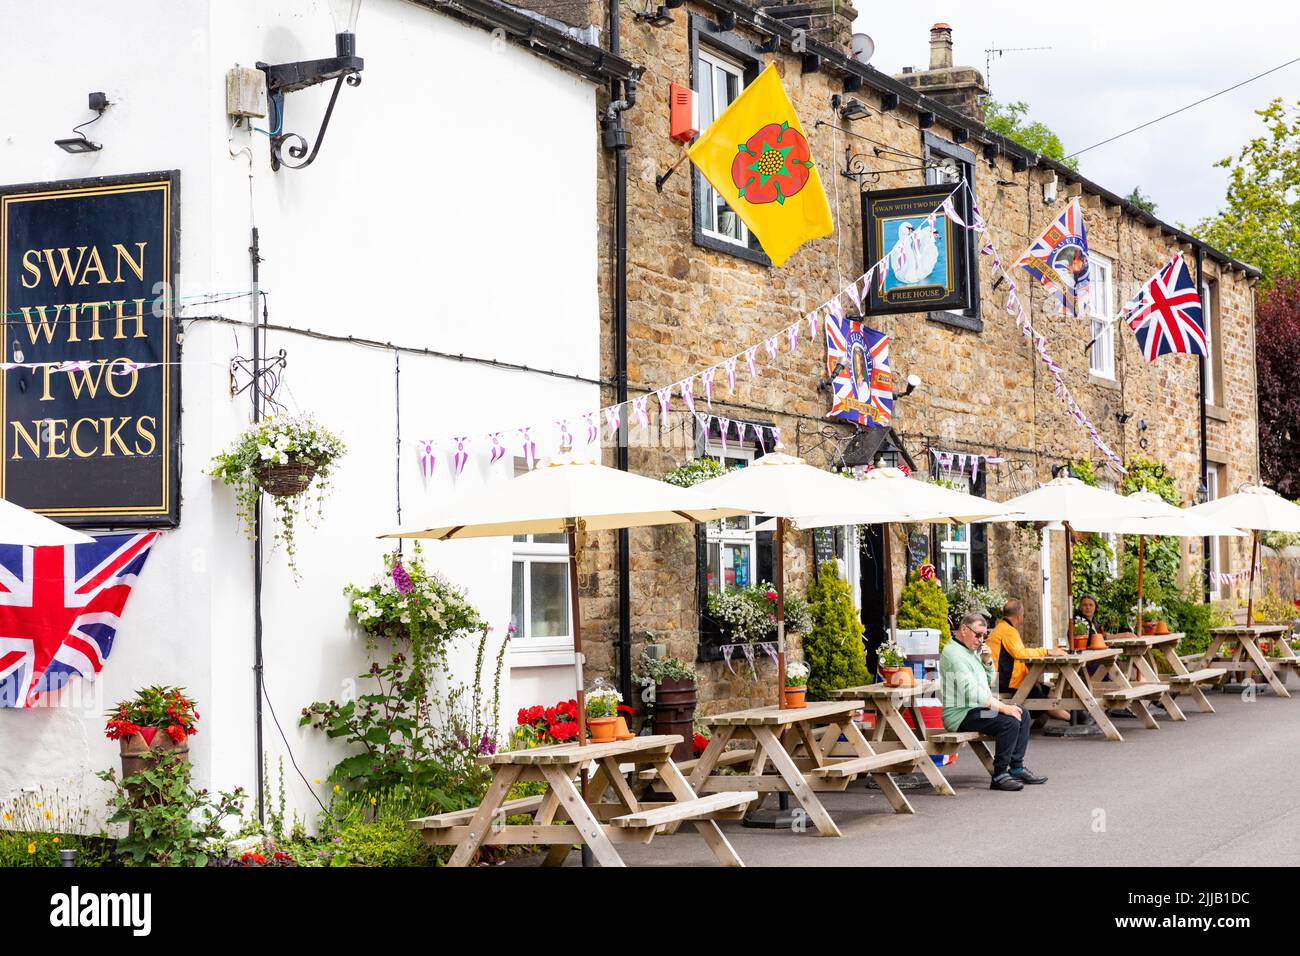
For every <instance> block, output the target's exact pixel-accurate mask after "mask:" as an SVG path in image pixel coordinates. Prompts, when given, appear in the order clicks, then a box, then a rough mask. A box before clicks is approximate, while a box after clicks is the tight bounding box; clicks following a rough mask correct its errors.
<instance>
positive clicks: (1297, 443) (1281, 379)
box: [1255, 276, 1300, 498]
mask: <svg viewBox="0 0 1300 956" xmlns="http://www.w3.org/2000/svg"><path fill="white" fill-rule="evenodd" d="M1255 364H1256V368H1257V369H1258V382H1259V468H1260V472H1261V473H1262V474H1261V477H1262V478H1263V479H1264V482H1265V484H1267V485H1268V486H1269V487H1271V488H1273V489H1274V490H1276V491H1277V492H1279V493H1280V494H1283V495H1286V496H1287V497H1288V498H1297V497H1300V474H1297V470H1296V466H1297V463H1300V277H1296V276H1281V277H1278V278H1277V279H1276V280H1275V281H1274V283H1273V286H1272V288H1270V289H1269V290H1268V293H1267V294H1266V295H1264V297H1263V299H1262V301H1261V302H1260V304H1259V312H1258V315H1257V316H1256V320H1255Z"/></svg>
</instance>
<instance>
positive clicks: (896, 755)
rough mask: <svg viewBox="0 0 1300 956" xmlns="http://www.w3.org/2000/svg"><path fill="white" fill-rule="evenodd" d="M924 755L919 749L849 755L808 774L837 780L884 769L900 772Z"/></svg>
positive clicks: (912, 765) (913, 764)
mask: <svg viewBox="0 0 1300 956" xmlns="http://www.w3.org/2000/svg"><path fill="white" fill-rule="evenodd" d="M925 756H926V755H925V753H924V751H920V750H888V751H886V752H885V753H882V754H875V755H873V756H870V757H851V758H850V759H848V760H837V761H835V762H834V763H830V764H827V765H826V766H824V767H815V768H813V769H812V770H809V771H808V776H810V777H822V778H824V779H829V780H839V779H842V778H844V777H856V776H857V775H858V774H861V773H880V772H884V771H889V772H899V773H901V772H903V771H904V770H911V769H912V768H913V767H915V766H916V764H917V761H918V760H921V759H923V758H925Z"/></svg>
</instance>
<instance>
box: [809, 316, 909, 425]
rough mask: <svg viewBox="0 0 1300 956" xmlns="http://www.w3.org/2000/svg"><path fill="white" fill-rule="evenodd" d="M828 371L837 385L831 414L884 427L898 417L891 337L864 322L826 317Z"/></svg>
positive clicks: (850, 420)
mask: <svg viewBox="0 0 1300 956" xmlns="http://www.w3.org/2000/svg"><path fill="white" fill-rule="evenodd" d="M825 324H826V372H827V376H828V377H829V378H830V380H831V384H832V385H833V387H834V400H833V402H832V404H831V410H830V412H829V413H828V415H827V417H829V418H841V419H844V420H845V421H849V422H853V423H854V424H855V425H867V426H874V427H882V426H885V425H888V424H889V422H890V420H891V419H892V418H893V416H894V376H893V373H892V372H891V371H890V369H889V336H887V335H885V334H884V333H883V332H877V331H876V330H875V329H869V328H866V327H864V326H863V324H862V323H861V322H858V321H856V320H854V319H849V318H845V317H843V316H842V315H836V314H831V315H829V316H827V317H826V323H825Z"/></svg>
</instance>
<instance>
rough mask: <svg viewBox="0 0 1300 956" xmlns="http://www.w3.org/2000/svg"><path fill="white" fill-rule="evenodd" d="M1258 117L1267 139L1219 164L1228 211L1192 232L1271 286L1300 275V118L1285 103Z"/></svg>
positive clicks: (1273, 104) (1275, 102) (1258, 112)
mask: <svg viewBox="0 0 1300 956" xmlns="http://www.w3.org/2000/svg"><path fill="white" fill-rule="evenodd" d="M1255 113H1256V115H1258V116H1259V117H1260V118H1261V119H1262V120H1263V121H1264V126H1265V133H1264V135H1262V136H1257V137H1255V138H1254V139H1252V140H1251V141H1250V142H1249V143H1247V144H1246V145H1245V146H1244V147H1242V150H1241V152H1240V153H1238V154H1237V156H1236V157H1235V158H1234V157H1232V156H1228V157H1225V158H1224V159H1221V160H1219V161H1218V162H1217V163H1215V165H1216V166H1218V167H1220V168H1222V169H1227V170H1228V171H1229V172H1228V193H1227V196H1226V197H1225V200H1224V208H1223V209H1221V210H1220V211H1219V212H1217V213H1215V214H1214V215H1213V216H1211V217H1209V218H1208V219H1204V220H1202V221H1201V223H1200V225H1198V226H1197V227H1195V229H1194V230H1192V231H1194V232H1195V233H1196V234H1197V235H1200V236H1203V237H1204V238H1205V239H1206V240H1207V241H1208V242H1210V243H1212V244H1213V245H1215V246H1217V247H1218V248H1219V249H1222V250H1223V251H1224V252H1226V253H1228V254H1229V255H1231V256H1235V257H1236V258H1238V259H1241V260H1242V261H1243V262H1248V263H1250V264H1251V265H1253V266H1258V267H1259V268H1260V269H1261V270H1262V271H1263V273H1264V284H1265V285H1266V286H1267V285H1270V284H1272V283H1273V282H1274V281H1275V280H1277V279H1279V278H1280V277H1282V276H1294V275H1300V267H1298V266H1297V263H1296V255H1295V249H1296V247H1297V246H1298V245H1300V114H1298V113H1296V112H1295V111H1294V110H1292V109H1290V108H1288V107H1286V106H1284V105H1283V104H1282V100H1281V98H1278V99H1275V100H1273V101H1272V102H1271V103H1269V104H1268V106H1266V107H1265V108H1264V109H1262V110H1256V111H1255ZM1260 427H1261V430H1262V429H1263V428H1264V422H1263V421H1261V422H1260Z"/></svg>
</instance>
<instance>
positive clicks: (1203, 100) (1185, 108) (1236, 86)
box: [1064, 56, 1300, 159]
mask: <svg viewBox="0 0 1300 956" xmlns="http://www.w3.org/2000/svg"><path fill="white" fill-rule="evenodd" d="M1293 63H1300V56H1298V57H1296V58H1295V59H1293V60H1287V61H1286V62H1285V63H1281V64H1279V65H1277V66H1275V67H1273V68H1272V69H1269V70H1265V71H1264V72H1263V73H1257V74H1255V75H1254V76H1252V77H1251V78H1250V79H1248V80H1242V81H1241V82H1240V83H1234V84H1233V85H1232V86H1229V87H1227V88H1226V89H1222V90H1219V92H1217V93H1211V94H1210V95H1209V96H1203V97H1201V98H1200V99H1199V100H1197V101H1196V102H1195V103H1188V104H1187V105H1186V106H1181V107H1179V108H1178V109H1176V110H1174V111H1173V112H1171V113H1166V114H1165V115H1164V116H1157V117H1156V118H1155V119H1153V120H1148V121H1147V122H1145V123H1143V124H1142V125H1141V126H1134V127H1133V128H1132V129H1128V130H1125V131H1124V132H1122V133H1116V134H1115V135H1114V136H1111V137H1109V138H1108V139H1103V140H1102V141H1101V142H1100V143H1093V144H1092V145H1091V146H1085V147H1084V148H1083V149H1080V150H1077V151H1076V152H1073V153H1071V154H1070V155H1069V156H1066V157H1064V158H1065V159H1073V158H1074V157H1075V156H1081V155H1083V154H1084V153H1086V152H1088V150H1090V149H1096V148H1097V147H1098V146H1105V145H1106V144H1107V143H1113V142H1115V140H1117V139H1121V138H1123V137H1125V136H1128V135H1129V134H1130V133H1136V132H1137V131H1138V130H1142V129H1146V128H1147V127H1148V126H1154V125H1155V124H1156V123H1159V122H1160V121H1161V120H1167V119H1169V117H1171V116H1177V115H1178V114H1179V113H1185V112H1187V111H1188V110H1190V109H1191V108H1192V107H1194V106H1200V105H1201V104H1202V103H1208V102H1209V101H1210V100H1212V99H1214V98H1215V97H1216V96H1222V95H1223V94H1225V93H1231V92H1232V91H1233V90H1236V89H1240V88H1241V87H1243V86H1245V85H1246V84H1247V83H1254V82H1255V81H1256V80H1258V79H1262V78H1263V77H1266V76H1268V75H1269V74H1270V73H1276V72H1277V71H1278V70H1280V69H1283V68H1284V67H1288V66H1290V65H1291V64H1293Z"/></svg>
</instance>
